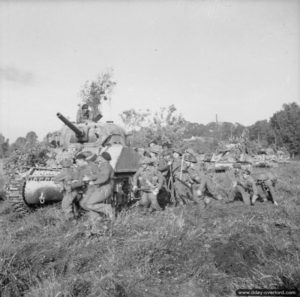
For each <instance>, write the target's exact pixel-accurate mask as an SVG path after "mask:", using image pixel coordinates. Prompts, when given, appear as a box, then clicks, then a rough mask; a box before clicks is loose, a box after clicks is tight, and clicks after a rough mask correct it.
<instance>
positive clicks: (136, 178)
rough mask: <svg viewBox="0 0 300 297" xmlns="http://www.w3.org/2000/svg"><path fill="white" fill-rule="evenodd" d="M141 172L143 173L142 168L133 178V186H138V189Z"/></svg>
mask: <svg viewBox="0 0 300 297" xmlns="http://www.w3.org/2000/svg"><path fill="white" fill-rule="evenodd" d="M141 172H142V168H139V169H138V171H137V172H136V173H135V174H134V176H133V178H132V182H133V186H136V187H137V184H138V178H139V176H140V174H141Z"/></svg>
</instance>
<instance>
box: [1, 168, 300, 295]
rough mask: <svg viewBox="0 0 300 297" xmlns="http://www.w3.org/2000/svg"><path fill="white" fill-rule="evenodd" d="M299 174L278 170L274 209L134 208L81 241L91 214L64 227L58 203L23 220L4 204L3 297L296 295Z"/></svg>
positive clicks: (295, 170) (298, 284) (217, 203)
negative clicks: (246, 291)
mask: <svg viewBox="0 0 300 297" xmlns="http://www.w3.org/2000/svg"><path fill="white" fill-rule="evenodd" d="M299 169H300V167H299V164H298V163H295V164H294V163H293V165H291V166H286V167H279V168H278V169H276V170H277V171H276V172H275V173H276V174H277V175H278V178H279V179H281V180H282V181H283V182H282V184H279V185H278V196H279V197H278V202H279V206H278V207H275V206H274V205H272V204H271V203H257V204H256V205H255V206H246V205H244V204H242V203H241V202H236V203H232V204H225V203H224V201H214V202H213V203H212V204H211V205H210V207H208V208H204V207H203V205H202V204H201V203H200V204H198V205H187V206H186V207H177V208H166V210H165V211H162V212H156V213H153V214H151V215H150V214H149V215H143V214H142V213H140V212H139V210H138V209H137V208H133V209H131V210H129V211H123V212H122V213H121V214H120V215H119V216H118V218H117V220H116V222H115V223H114V225H113V227H112V228H109V229H108V230H105V229H103V236H100V237H92V238H87V237H86V236H85V228H86V227H85V225H86V217H85V216H83V217H82V218H81V219H80V220H79V221H78V222H77V224H75V225H74V224H72V223H66V222H65V221H64V220H63V218H62V213H61V210H60V207H59V206H54V207H47V208H42V209H39V210H37V211H36V212H34V213H32V214H30V215H28V216H26V217H22V218H20V217H18V216H17V215H16V214H14V213H13V212H12V211H11V210H10V209H9V207H8V206H7V205H6V204H3V203H2V204H1V206H0V208H1V209H0V224H1V228H0V288H1V294H0V295H1V296H3V297H6V296H11V297H14V296H28V297H37V296H47V297H58V296H128V297H134V296H137V297H146V296H147V297H148V296H149V297H150V296H155V297H156V296H163V297H168V296H180V297H183V296H184V297H193V296H235V293H234V292H235V290H237V289H239V288H252V287H255V288H283V287H285V288H294V287H297V288H298V289H300V260H299V259H300V257H299V256H300V255H299V254H300V232H299V231H300V230H299V226H300V215H299V214H300V203H299V199H300V198H299V190H298V188H297V185H296V180H297V178H298V180H300V170H299ZM218 178H220V176H219V177H218ZM222 182H223V183H224V185H229V184H228V180H226V179H222V180H220V181H219V186H220V184H221V183H222ZM100 227H101V226H100ZM108 227H110V226H108Z"/></svg>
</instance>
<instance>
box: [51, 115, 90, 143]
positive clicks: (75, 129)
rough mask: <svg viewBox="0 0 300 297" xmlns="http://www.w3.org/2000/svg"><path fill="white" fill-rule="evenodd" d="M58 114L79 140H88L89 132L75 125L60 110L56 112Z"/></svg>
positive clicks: (81, 141) (82, 141)
mask: <svg viewBox="0 0 300 297" xmlns="http://www.w3.org/2000/svg"><path fill="white" fill-rule="evenodd" d="M56 116H57V117H58V118H59V119H60V120H61V121H62V122H63V123H64V124H65V125H66V126H68V127H69V128H70V129H71V130H72V131H73V132H74V133H75V135H76V137H77V139H78V142H80V143H84V142H88V135H87V133H85V131H84V130H83V129H81V128H79V127H77V126H76V125H74V124H73V123H72V122H70V121H69V120H68V119H67V118H66V117H64V116H63V115H62V114H61V113H59V112H58V113H57V114H56Z"/></svg>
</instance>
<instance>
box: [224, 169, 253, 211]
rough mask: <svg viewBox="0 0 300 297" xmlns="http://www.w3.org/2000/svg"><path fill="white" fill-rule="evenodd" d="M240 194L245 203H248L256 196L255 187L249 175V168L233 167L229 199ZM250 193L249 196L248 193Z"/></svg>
mask: <svg viewBox="0 0 300 297" xmlns="http://www.w3.org/2000/svg"><path fill="white" fill-rule="evenodd" d="M237 194H239V195H241V196H242V199H243V201H244V203H245V204H247V205H250V204H251V201H256V199H257V197H258V192H257V187H256V183H255V181H254V179H253V178H252V176H251V169H250V168H246V169H235V171H234V181H233V184H232V189H231V191H230V193H229V200H231V201H233V200H234V199H235V197H236V195H237ZM249 194H250V198H249V197H248V195H249Z"/></svg>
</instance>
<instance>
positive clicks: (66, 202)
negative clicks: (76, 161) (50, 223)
mask: <svg viewBox="0 0 300 297" xmlns="http://www.w3.org/2000/svg"><path fill="white" fill-rule="evenodd" d="M62 166H63V169H62V171H61V172H60V173H59V174H58V175H57V176H55V178H54V182H55V183H57V184H59V185H60V186H61V188H62V193H63V200H62V203H61V206H62V210H63V212H64V214H65V218H66V219H67V220H70V219H73V218H74V217H75V215H76V213H77V211H76V207H75V205H74V201H75V199H76V198H77V197H78V194H79V193H78V189H79V188H80V187H81V186H78V187H77V184H76V181H78V180H79V179H80V177H79V171H78V170H77V169H76V168H74V166H73V162H72V160H71V159H66V160H64V161H63V162H62Z"/></svg>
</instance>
